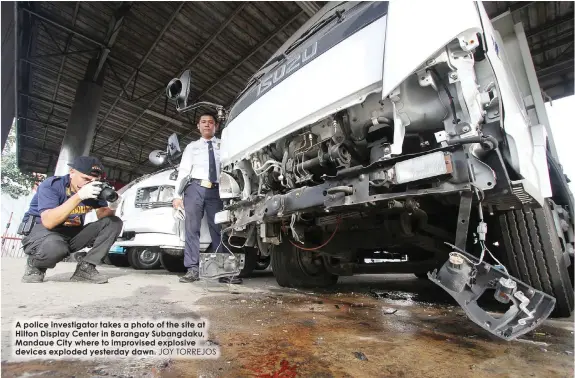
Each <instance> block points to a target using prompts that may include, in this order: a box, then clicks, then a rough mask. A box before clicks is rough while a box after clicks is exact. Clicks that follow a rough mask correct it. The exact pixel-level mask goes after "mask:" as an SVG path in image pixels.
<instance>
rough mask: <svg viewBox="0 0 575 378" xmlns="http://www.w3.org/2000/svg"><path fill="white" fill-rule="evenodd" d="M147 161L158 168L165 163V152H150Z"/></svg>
mask: <svg viewBox="0 0 575 378" xmlns="http://www.w3.org/2000/svg"><path fill="white" fill-rule="evenodd" d="M148 159H149V160H150V163H152V164H154V165H156V166H158V167H159V166H161V165H163V164H164V163H165V162H166V160H167V155H166V152H165V151H162V150H154V151H152V152H150V155H149V156H148Z"/></svg>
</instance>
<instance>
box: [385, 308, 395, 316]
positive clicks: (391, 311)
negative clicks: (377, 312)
mask: <svg viewBox="0 0 575 378" xmlns="http://www.w3.org/2000/svg"><path fill="white" fill-rule="evenodd" d="M396 312H397V309H396V308H385V309H384V310H383V313H384V314H385V315H392V314H395V313H396Z"/></svg>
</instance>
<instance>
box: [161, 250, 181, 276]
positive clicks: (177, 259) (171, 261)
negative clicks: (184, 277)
mask: <svg viewBox="0 0 575 378" xmlns="http://www.w3.org/2000/svg"><path fill="white" fill-rule="evenodd" d="M160 262H161V263H162V266H163V267H164V269H166V270H167V271H168V272H172V273H183V272H186V270H187V269H186V267H185V266H184V257H183V256H174V255H170V254H167V253H162V254H160Z"/></svg>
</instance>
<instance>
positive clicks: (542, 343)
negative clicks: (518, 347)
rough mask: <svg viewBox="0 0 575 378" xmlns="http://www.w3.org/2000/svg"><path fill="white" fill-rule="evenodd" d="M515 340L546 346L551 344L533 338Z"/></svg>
mask: <svg viewBox="0 0 575 378" xmlns="http://www.w3.org/2000/svg"><path fill="white" fill-rule="evenodd" d="M515 340H516V341H519V342H522V343H527V344H535V345H539V346H544V347H548V346H549V345H550V344H547V343H544V342H543V341H533V340H527V339H515Z"/></svg>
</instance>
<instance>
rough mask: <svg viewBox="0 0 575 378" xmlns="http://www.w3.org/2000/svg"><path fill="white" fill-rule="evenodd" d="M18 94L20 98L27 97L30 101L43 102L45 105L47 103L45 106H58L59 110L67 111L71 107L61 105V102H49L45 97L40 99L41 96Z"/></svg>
mask: <svg viewBox="0 0 575 378" xmlns="http://www.w3.org/2000/svg"><path fill="white" fill-rule="evenodd" d="M18 93H19V95H20V96H25V97H29V98H31V99H33V100H38V101H42V102H45V103H47V104H50V105H56V106H59V107H61V108H65V109H68V110H70V109H72V107H71V106H70V105H66V104H62V103H61V102H57V101H53V100H50V99H49V98H46V97H42V96H38V95H33V94H30V93H26V92H18Z"/></svg>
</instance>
